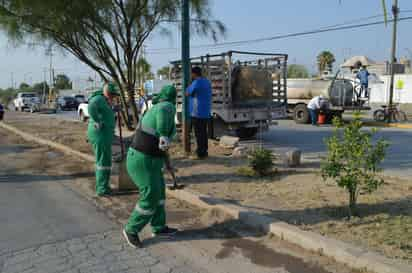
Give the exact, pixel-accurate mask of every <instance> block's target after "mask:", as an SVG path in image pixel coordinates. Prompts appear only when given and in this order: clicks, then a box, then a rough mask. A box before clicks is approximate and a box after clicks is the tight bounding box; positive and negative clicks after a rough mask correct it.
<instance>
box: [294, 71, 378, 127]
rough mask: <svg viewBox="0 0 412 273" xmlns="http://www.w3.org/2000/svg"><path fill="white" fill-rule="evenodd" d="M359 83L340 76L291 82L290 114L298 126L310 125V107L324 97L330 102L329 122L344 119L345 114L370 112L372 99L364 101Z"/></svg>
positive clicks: (326, 111) (327, 111)
mask: <svg viewBox="0 0 412 273" xmlns="http://www.w3.org/2000/svg"><path fill="white" fill-rule="evenodd" d="M359 94H360V86H359V83H358V82H357V81H356V80H355V79H354V78H349V77H344V76H343V75H340V74H339V72H338V73H337V74H336V75H335V76H334V77H333V78H322V79H288V94H287V96H288V112H289V113H291V114H292V116H293V119H294V120H295V122H296V123H299V124H307V123H309V122H310V116H309V111H308V109H307V104H308V103H309V101H310V100H311V99H312V98H313V97H315V96H319V95H322V96H323V97H325V98H326V99H327V102H326V109H325V110H324V111H325V114H326V121H327V122H331V121H332V120H333V118H334V117H338V118H341V117H342V114H343V112H345V111H368V110H370V109H371V108H370V106H369V99H367V98H361V97H360V96H359Z"/></svg>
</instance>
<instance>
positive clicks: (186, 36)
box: [182, 0, 191, 154]
mask: <svg viewBox="0 0 412 273" xmlns="http://www.w3.org/2000/svg"><path fill="white" fill-rule="evenodd" d="M189 10H190V9H189V0H183V1H182V72H183V77H182V102H183V105H182V120H183V128H182V135H183V146H184V149H185V153H186V154H189V153H190V150H191V147H190V117H189V103H188V98H187V97H186V89H187V87H188V86H189V81H190V18H189V16H190V14H189Z"/></svg>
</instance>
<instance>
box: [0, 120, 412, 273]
mask: <svg viewBox="0 0 412 273" xmlns="http://www.w3.org/2000/svg"><path fill="white" fill-rule="evenodd" d="M0 127H2V128H4V129H6V130H9V131H11V132H13V133H15V134H17V135H19V136H21V137H23V138H24V139H25V140H28V141H33V142H37V143H39V144H42V145H47V146H50V147H52V148H55V149H57V150H60V151H62V152H64V153H67V154H70V155H75V156H77V157H79V158H81V159H84V160H86V161H90V162H94V158H93V156H91V155H87V154H84V153H81V152H79V151H75V150H73V149H71V148H69V147H67V146H65V145H62V144H59V143H55V142H52V141H49V140H45V139H42V138H40V137H35V136H32V135H30V134H27V133H25V132H22V131H21V130H19V129H17V128H15V127H13V126H10V125H7V124H4V123H3V122H0ZM167 194H168V195H169V196H171V197H174V198H176V199H179V200H182V201H185V202H187V203H189V204H192V205H195V206H198V207H201V208H204V209H219V210H221V211H223V212H224V213H227V214H228V215H230V216H232V217H233V218H234V219H236V220H239V221H241V222H243V223H244V224H246V225H248V226H251V227H254V228H257V229H260V230H262V231H264V232H267V233H272V234H274V235H276V236H278V237H280V238H282V239H283V240H285V241H288V242H291V243H294V244H296V245H298V246H300V247H302V248H304V249H307V250H311V251H315V252H319V253H321V254H322V255H325V256H328V257H331V258H333V259H335V260H336V261H337V262H340V263H343V264H347V265H348V266H349V267H351V268H354V269H358V270H365V269H366V270H369V271H373V272H376V273H410V272H412V266H411V265H407V264H404V263H400V262H396V261H393V260H390V259H388V258H386V257H384V256H382V255H379V254H377V253H374V252H371V251H367V250H364V249H361V248H359V247H356V246H353V245H351V244H348V243H344V242H342V241H338V240H335V239H331V238H327V237H325V236H322V235H319V234H317V233H315V232H310V231H303V230H301V229H299V228H298V227H296V226H294V225H290V224H287V223H285V222H282V221H279V220H276V219H274V218H271V217H267V216H264V215H260V214H258V213H256V212H253V211H249V210H247V209H245V208H243V207H241V206H238V205H234V204H232V203H228V202H226V201H223V200H220V199H217V198H214V197H211V196H208V195H205V194H199V193H196V192H192V191H188V190H177V191H170V190H167Z"/></svg>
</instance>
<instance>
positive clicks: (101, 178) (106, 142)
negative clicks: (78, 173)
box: [90, 138, 112, 195]
mask: <svg viewBox="0 0 412 273" xmlns="http://www.w3.org/2000/svg"><path fill="white" fill-rule="evenodd" d="M90 142H91V144H92V147H93V152H94V155H95V158H96V194H97V195H103V194H108V193H110V174H111V170H112V138H97V139H92V140H90Z"/></svg>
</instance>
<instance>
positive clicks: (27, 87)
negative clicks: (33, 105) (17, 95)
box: [19, 82, 32, 92]
mask: <svg viewBox="0 0 412 273" xmlns="http://www.w3.org/2000/svg"><path fill="white" fill-rule="evenodd" d="M19 89H20V91H22V92H30V91H32V89H31V87H30V85H29V84H27V83H25V82H22V83H21V84H20V85H19Z"/></svg>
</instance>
